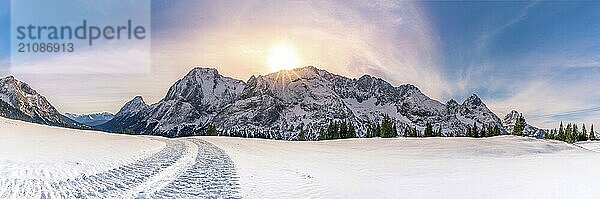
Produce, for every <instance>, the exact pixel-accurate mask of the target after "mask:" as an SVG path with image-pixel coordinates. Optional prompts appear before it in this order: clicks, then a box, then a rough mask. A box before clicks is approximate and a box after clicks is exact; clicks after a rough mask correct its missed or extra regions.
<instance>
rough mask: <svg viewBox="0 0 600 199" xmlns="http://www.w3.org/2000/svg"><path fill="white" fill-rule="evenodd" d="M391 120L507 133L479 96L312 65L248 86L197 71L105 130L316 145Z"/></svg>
mask: <svg viewBox="0 0 600 199" xmlns="http://www.w3.org/2000/svg"><path fill="white" fill-rule="evenodd" d="M140 101H141V102H142V103H140ZM132 104H133V105H135V106H133V105H132ZM142 104H143V105H142ZM384 115H389V116H390V117H391V118H392V120H393V121H394V122H395V123H396V124H397V128H398V131H399V132H402V130H403V129H406V128H417V129H419V130H422V129H423V128H424V126H425V125H426V124H427V123H432V124H433V126H434V128H438V127H441V128H442V131H443V133H444V134H446V135H461V134H463V133H464V132H465V130H466V128H467V127H468V126H469V125H473V123H476V125H478V126H482V125H484V124H485V125H492V126H494V125H497V126H499V127H500V128H501V129H502V132H503V133H507V131H506V130H505V129H504V128H503V126H502V121H501V120H500V118H498V117H497V116H496V115H495V114H494V113H493V112H491V111H490V110H489V109H488V108H487V106H486V105H485V104H484V103H483V101H482V100H481V99H480V98H479V97H478V96H477V95H473V96H471V97H469V98H468V99H467V100H465V101H464V102H463V103H462V104H458V103H457V102H456V101H454V100H450V101H449V102H448V103H447V104H443V103H441V102H438V101H436V100H433V99H431V98H429V97H427V96H426V95H425V94H423V93H422V92H421V91H420V90H419V89H418V88H417V87H415V86H413V85H410V84H405V85H400V86H392V85H391V84H390V83H388V82H386V81H385V80H383V79H380V78H375V77H371V76H369V75H364V76H362V77H360V78H358V79H352V78H347V77H344V76H340V75H336V74H333V73H330V72H327V71H325V70H321V69H317V68H315V67H312V66H308V67H303V68H297V69H293V70H289V71H286V70H284V71H279V72H276V73H271V74H268V75H264V76H263V75H260V76H252V77H251V78H250V79H249V80H248V81H247V83H244V82H242V81H240V80H235V79H232V78H229V77H224V76H222V75H220V74H218V72H217V71H216V70H215V69H209V68H194V69H193V70H192V71H190V72H189V73H188V74H187V75H186V76H185V77H183V78H182V79H181V80H179V81H177V82H176V83H175V84H174V85H173V86H171V88H170V89H169V91H168V93H167V95H166V96H165V98H163V99H162V100H161V101H159V102H157V103H155V104H152V105H146V104H145V103H143V100H141V97H136V99H134V100H132V101H131V102H128V103H127V104H126V105H125V106H124V107H123V108H122V109H121V111H119V113H117V115H116V116H115V118H113V119H112V120H111V121H109V122H107V123H105V124H103V125H100V128H101V129H104V130H108V131H115V132H122V131H132V132H134V133H139V134H150V135H162V136H169V137H178V136H188V135H202V134H204V133H205V130H206V127H207V125H209V124H214V125H215V126H216V127H217V129H218V131H219V133H220V134H222V135H230V136H248V137H266V138H274V139H295V138H296V135H297V134H298V133H299V132H300V131H301V130H304V131H305V132H306V138H307V139H316V138H317V136H318V133H319V131H321V130H322V129H323V128H325V127H326V126H327V125H328V124H329V123H330V122H333V121H347V122H349V123H351V124H352V125H354V126H355V128H356V130H357V136H359V137H360V136H364V135H365V133H366V130H367V128H368V127H369V126H374V125H376V124H377V123H379V122H380V121H381V120H382V118H383V116H384Z"/></svg>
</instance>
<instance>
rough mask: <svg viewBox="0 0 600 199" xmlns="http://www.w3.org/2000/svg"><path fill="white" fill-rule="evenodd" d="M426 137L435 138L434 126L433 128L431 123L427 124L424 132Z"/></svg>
mask: <svg viewBox="0 0 600 199" xmlns="http://www.w3.org/2000/svg"><path fill="white" fill-rule="evenodd" d="M423 134H424V136H425V137H433V126H431V123H430V122H427V124H425V131H424V132H423Z"/></svg>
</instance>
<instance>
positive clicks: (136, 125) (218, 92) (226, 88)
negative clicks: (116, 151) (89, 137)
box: [99, 67, 244, 137]
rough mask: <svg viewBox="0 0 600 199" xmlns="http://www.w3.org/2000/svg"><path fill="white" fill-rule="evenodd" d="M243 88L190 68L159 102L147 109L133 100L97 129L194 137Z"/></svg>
mask: <svg viewBox="0 0 600 199" xmlns="http://www.w3.org/2000/svg"><path fill="white" fill-rule="evenodd" d="M243 88H244V82H243V81H241V80H236V79H233V78H229V77H224V76H222V75H220V74H219V73H218V71H217V70H216V69H212V68H199V67H198V68H194V69H193V70H192V71H190V72H189V73H188V74H187V75H186V76H185V77H183V78H182V79H180V80H178V81H177V82H176V83H175V84H174V85H173V86H171V88H170V89H169V91H168V92H167V95H166V96H165V98H163V99H162V100H161V101H159V102H157V103H156V104H152V105H150V106H148V105H146V104H145V103H143V100H142V99H141V97H136V98H134V99H133V100H132V101H130V102H128V103H127V104H126V105H125V106H124V107H123V108H122V109H121V111H119V113H117V115H116V116H115V118H113V120H111V121H109V122H107V123H106V124H103V125H100V126H99V128H100V129H103V130H109V131H117V132H118V131H133V132H136V133H141V134H151V135H163V136H168V137H179V136H188V135H194V134H198V131H199V129H202V128H204V126H205V125H206V124H207V122H208V121H209V120H210V119H211V118H212V117H213V116H214V115H216V114H217V113H218V112H219V111H220V110H222V108H223V107H224V106H227V105H229V104H231V103H233V102H234V101H235V100H236V99H237V98H238V97H239V95H240V93H241V92H242V89H243Z"/></svg>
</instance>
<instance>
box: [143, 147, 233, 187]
mask: <svg viewBox="0 0 600 199" xmlns="http://www.w3.org/2000/svg"><path fill="white" fill-rule="evenodd" d="M188 140H189V141H191V142H194V143H195V144H196V145H197V146H198V156H197V157H196V163H195V164H194V165H193V166H192V167H190V168H188V169H187V170H186V171H185V172H184V173H183V174H181V175H180V176H179V177H178V178H177V179H176V180H174V181H173V182H171V183H170V184H169V185H167V186H166V187H164V188H163V189H162V190H161V191H159V192H158V193H156V195H153V196H152V197H153V198H240V197H239V196H238V195H237V194H238V183H237V182H238V177H237V174H236V172H235V166H234V164H233V161H232V160H231V159H230V158H229V156H228V155H227V154H226V153H225V151H223V150H222V149H220V148H218V147H217V146H215V145H213V144H211V143H209V142H207V141H204V140H201V139H195V138H189V139H188Z"/></svg>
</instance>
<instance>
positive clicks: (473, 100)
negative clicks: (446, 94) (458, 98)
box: [463, 93, 483, 106]
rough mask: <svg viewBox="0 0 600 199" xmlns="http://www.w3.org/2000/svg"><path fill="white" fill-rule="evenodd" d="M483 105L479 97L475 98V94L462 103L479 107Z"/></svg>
mask: <svg viewBox="0 0 600 199" xmlns="http://www.w3.org/2000/svg"><path fill="white" fill-rule="evenodd" d="M482 104H483V101H481V98H479V96H477V94H475V93H473V95H471V96H470V97H469V98H467V99H466V100H465V101H464V102H463V105H475V106H480V105H482Z"/></svg>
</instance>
